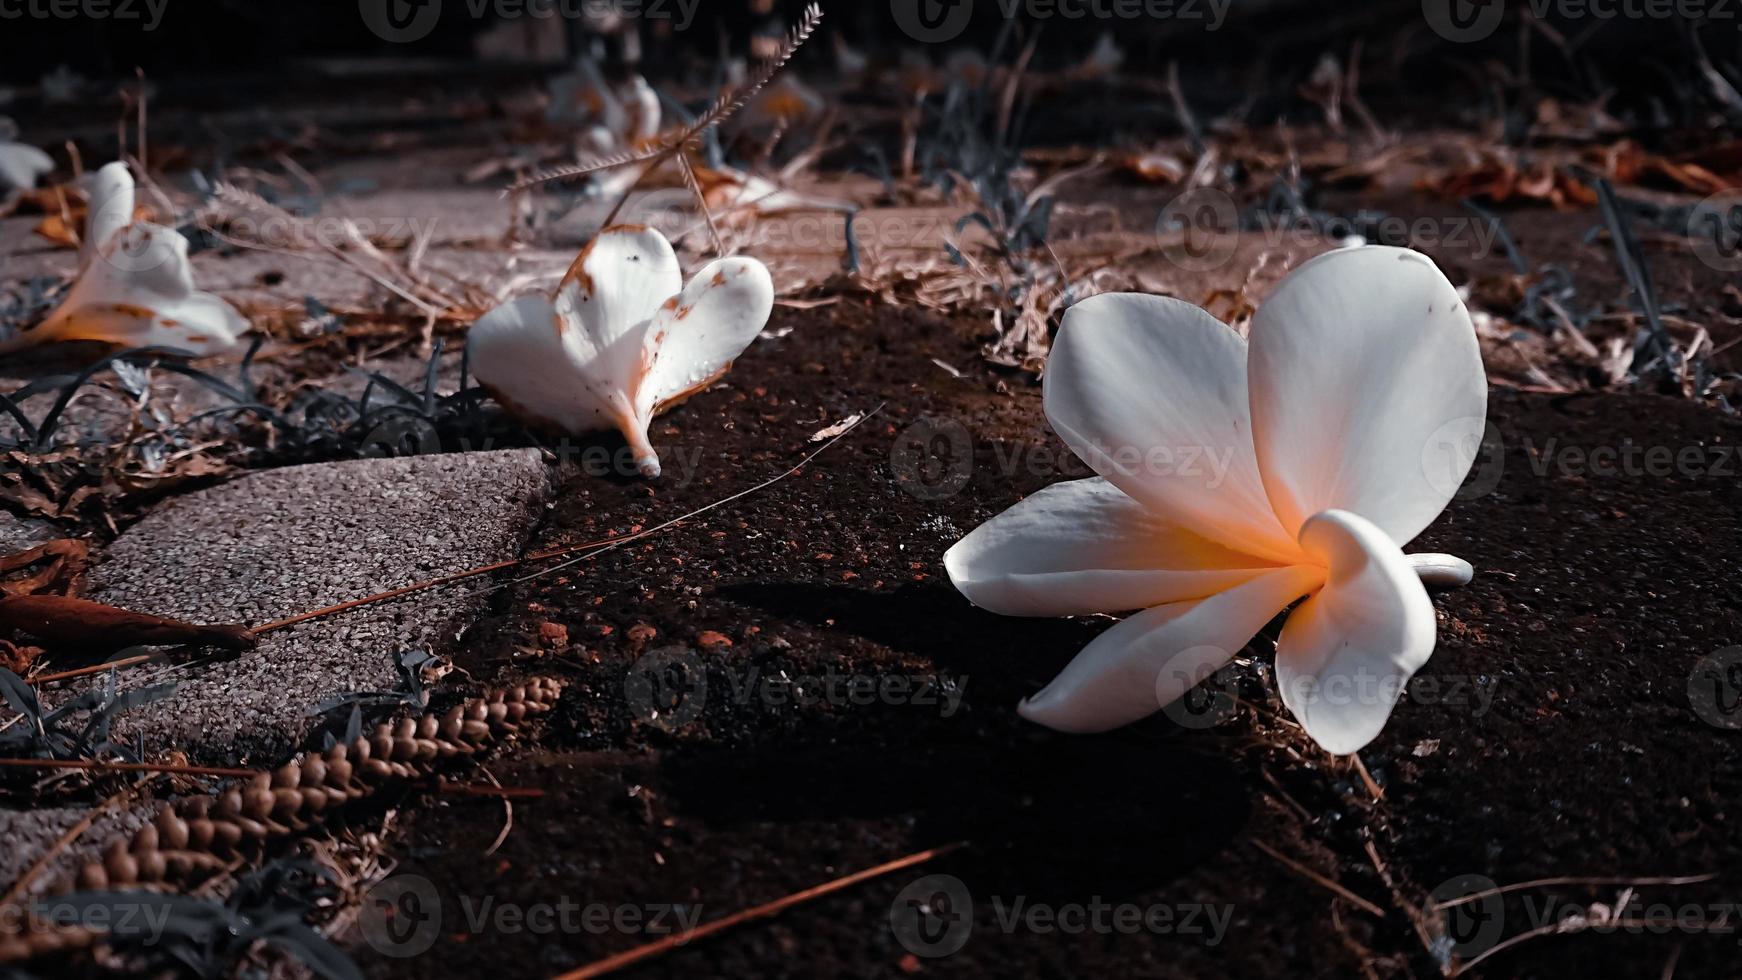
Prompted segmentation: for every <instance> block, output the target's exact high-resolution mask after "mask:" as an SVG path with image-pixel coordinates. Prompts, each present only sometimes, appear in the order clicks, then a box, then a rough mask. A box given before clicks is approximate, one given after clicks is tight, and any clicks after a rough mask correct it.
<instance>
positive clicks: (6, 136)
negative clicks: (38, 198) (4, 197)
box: [0, 116, 54, 192]
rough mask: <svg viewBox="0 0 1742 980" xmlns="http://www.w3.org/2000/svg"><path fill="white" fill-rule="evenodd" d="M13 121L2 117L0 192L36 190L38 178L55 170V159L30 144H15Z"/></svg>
mask: <svg viewBox="0 0 1742 980" xmlns="http://www.w3.org/2000/svg"><path fill="white" fill-rule="evenodd" d="M17 134H18V131H17V128H16V127H14V126H13V125H12V120H10V119H7V118H5V117H4V116H0V192H8V191H28V190H35V189H36V181H37V178H39V177H41V176H42V175H43V174H46V173H48V172H49V171H51V170H53V169H54V158H53V157H50V156H49V155H48V154H46V153H44V152H42V151H41V150H39V149H37V148H36V147H34V146H31V145H30V144H29V143H17V142H13V137H15V136H16V135H17Z"/></svg>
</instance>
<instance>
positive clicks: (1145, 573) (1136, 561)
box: [944, 477, 1277, 616]
mask: <svg viewBox="0 0 1742 980" xmlns="http://www.w3.org/2000/svg"><path fill="white" fill-rule="evenodd" d="M944 567H945V568H946V569H948V570H949V573H950V581H951V582H953V583H955V586H956V588H957V589H960V590H961V593H962V594H963V595H965V596H967V597H968V601H970V602H972V603H973V604H974V605H976V606H980V607H981V608H983V609H988V610H991V611H992V612H995V613H1000V614H1002V615H1006V616H1085V615H1089V614H1092V613H1114V612H1124V611H1126V610H1130V609H1147V608H1149V607H1151V606H1159V605H1163V604H1165V603H1171V602H1180V601H1182V600H1187V599H1201V598H1203V597H1205V596H1208V595H1213V594H1215V593H1217V592H1221V591H1223V590H1225V589H1228V588H1232V587H1233V586H1236V585H1239V584H1240V583H1242V582H1245V581H1247V580H1249V579H1252V578H1254V577H1256V576H1258V575H1261V574H1263V573H1264V572H1267V571H1274V570H1275V569H1276V568H1277V566H1276V565H1274V564H1273V563H1271V562H1267V561H1265V560H1264V559H1262V558H1254V557H1253V556H1251V555H1243V554H1240V553H1239V552H1235V551H1231V550H1229V549H1227V548H1224V547H1222V546H1221V545H1219V544H1216V543H1215V542H1213V541H1207V540H1205V539H1204V538H1201V537H1198V536H1197V535H1195V534H1193V533H1191V532H1190V531H1187V530H1185V529H1183V528H1180V527H1178V526H1176V525H1172V524H1168V523H1167V522H1166V521H1163V520H1161V519H1160V518H1158V517H1156V516H1155V515H1154V514H1153V513H1151V512H1150V511H1149V510H1148V509H1146V508H1145V507H1144V506H1143V505H1142V504H1139V503H1138V502H1137V501H1135V500H1132V499H1131V498H1130V497H1128V496H1126V495H1125V493H1124V492H1123V491H1121V490H1120V489H1119V488H1118V487H1115V486H1113V485H1112V484H1111V483H1108V482H1107V481H1106V480H1103V479H1101V478H1099V477H1095V478H1092V479H1088V480H1072V481H1069V482H1066V483H1055V484H1053V485H1052V486H1050V487H1047V488H1046V489H1045V490H1042V491H1040V492H1039V493H1037V494H1034V495H1033V496H1031V497H1028V498H1027V499H1025V500H1023V501H1022V502H1020V503H1018V504H1016V505H1015V506H1013V507H1011V508H1010V509H1009V510H1006V511H1005V512H1004V513H1002V514H999V515H998V516H997V517H994V518H992V519H991V520H990V521H987V522H986V523H984V524H982V525H980V526H979V527H977V528H975V529H974V531H973V533H971V534H969V535H968V536H967V537H965V538H963V539H962V540H960V541H958V542H956V544H955V546H954V547H952V548H950V550H949V551H947V552H945V553H944Z"/></svg>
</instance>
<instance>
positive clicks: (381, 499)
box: [91, 449, 549, 765]
mask: <svg viewBox="0 0 1742 980" xmlns="http://www.w3.org/2000/svg"><path fill="white" fill-rule="evenodd" d="M548 492H549V482H548V476H547V471H546V468H545V466H544V464H543V463H542V462H541V461H540V459H539V456H538V454H537V452H536V451H534V450H528V449H520V450H507V451H502V452H489V453H470V454H460V455H446V456H420V457H412V458H406V459H369V460H357V461H350V462H342V463H328V464H320V465H313V466H298V467H290V468H286V469H281V470H274V471H270V472H266V473H260V474H257V475H254V476H250V477H246V478H244V479H241V480H237V481H235V482H233V483H228V484H225V485H224V486H220V487H215V488H212V489H209V490H204V491H201V492H199V493H194V494H190V495H188V496H186V497H182V498H178V499H176V500H174V501H171V502H170V503H168V504H166V505H165V506H163V507H162V508H160V509H159V510H157V511H156V512H155V513H153V514H152V515H151V516H149V517H147V518H146V519H145V520H143V521H141V522H140V523H139V524H138V525H136V526H134V527H133V528H132V529H130V530H129V531H127V533H125V534H124V535H122V536H121V538H120V539H119V540H117V541H116V542H115V544H114V545H113V546H112V547H111V548H110V549H109V551H108V554H107V555H106V556H105V560H104V561H103V563H102V564H101V565H100V566H99V567H98V568H97V570H96V571H95V572H94V575H93V589H92V592H91V598H93V599H96V600H98V601H101V602H107V603H110V604H112V605H117V606H122V607H124V608H128V609H135V610H139V611H142V612H149V613H156V614H158V615H166V616H176V617H180V618H184V619H189V620H192V621H196V622H202V623H220V622H225V623H231V622H241V623H246V624H249V625H260V624H263V623H267V622H271V621H274V620H278V619H282V618H285V617H288V616H291V615H294V614H296V613H299V612H305V611H308V610H311V609H317V608H320V607H322V606H327V605H331V604H333V603H337V602H342V601H345V600H347V599H353V598H357V597H360V596H365V595H369V594H372V593H375V592H380V591H384V590H387V589H391V588H396V587H399V586H404V585H409V584H411V583H413V582H418V581H423V580H426V579H430V578H435V577H438V576H442V575H447V574H451V573H454V572H457V571H462V570H464V569H467V568H472V567H475V566H477V565H482V564H487V563H489V562H493V561H500V560H501V559H504V558H509V557H512V556H514V555H516V554H519V552H520V549H521V545H522V543H523V542H524V541H525V539H526V536H527V534H528V533H529V531H530V530H531V527H532V525H533V523H534V521H535V519H536V516H537V514H538V513H539V511H540V508H541V505H542V504H543V503H544V500H545V498H546V496H547V494H548ZM477 588H478V585H477V583H470V584H464V585H456V586H450V587H447V588H444V589H439V590H431V591H428V592H424V593H420V594H417V595H415V596H411V597H408V598H406V599H403V600H399V601H395V602H387V603H381V604H378V605H374V606H369V607H364V608H362V609H358V610H354V611H350V612H346V613H341V614H338V615H335V616H331V617H327V618H324V619H320V620H316V621H313V622H309V623H305V624H301V625H298V626H293V627H290V628H288V629H284V630H281V631H277V632H274V633H272V634H270V635H268V636H266V637H265V638H263V640H262V642H261V644H260V646H259V647H258V648H257V649H255V650H254V651H252V652H250V653H247V654H244V655H242V656H241V657H239V658H237V659H235V660H229V661H221V662H216V663H208V664H205V665H202V666H199V667H181V668H176V669H174V670H171V671H169V673H170V674H171V675H172V676H173V677H174V678H175V679H177V680H179V681H180V683H181V689H180V690H179V691H177V692H176V694H175V695H174V696H173V697H172V698H171V699H170V700H168V701H166V702H163V703H159V704H154V705H151V706H149V707H147V708H143V709H141V710H139V711H137V712H134V713H133V715H132V716H130V717H128V718H126V719H124V720H123V722H122V724H121V725H119V726H118V729H119V730H120V731H121V733H122V735H123V737H128V738H131V737H133V736H135V735H138V736H142V737H143V738H144V739H145V743H146V747H147V749H148V750H149V751H155V750H158V749H164V748H180V749H182V750H184V751H186V752H188V753H189V755H190V756H192V757H193V758H194V759H195V760H196V761H207V762H222V763H226V764H260V765H264V764H271V763H274V762H276V761H278V760H279V759H281V758H282V757H283V756H285V755H286V754H287V753H289V752H290V751H291V750H293V749H294V748H295V747H296V746H297V744H298V743H299V742H300V741H301V740H302V739H303V738H304V737H305V736H306V735H307V734H308V732H309V731H310V730H311V729H312V727H313V726H314V722H315V719H313V718H311V717H310V716H309V714H308V711H309V708H310V707H311V706H312V705H314V704H315V703H316V702H318V701H320V700H322V699H323V698H327V697H330V696H332V695H334V694H339V693H342V692H346V691H355V690H369V689H374V690H379V689H385V688H391V687H393V686H394V685H395V683H396V676H397V675H396V671H395V668H394V665H393V655H394V653H395V652H396V651H398V650H401V649H404V648H407V647H416V646H434V647H435V648H437V649H438V650H440V649H441V648H442V647H443V646H444V645H446V644H449V643H451V642H452V641H453V640H454V639H455V638H456V636H457V635H458V634H459V633H460V632H462V631H463V630H464V629H465V628H466V627H467V626H468V625H469V624H470V622H471V620H472V618H473V617H474V616H475V614H476V613H477V611H478V610H479V609H480V608H481V607H482V604H483V602H484V601H485V600H484V598H483V597H471V596H470V593H471V592H472V591H473V590H476V589H477ZM463 597H464V598H463ZM144 679H145V678H144V677H140V678H137V679H136V680H137V681H139V682H142V681H143V680H144Z"/></svg>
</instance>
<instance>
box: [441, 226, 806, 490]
mask: <svg viewBox="0 0 1742 980" xmlns="http://www.w3.org/2000/svg"><path fill="white" fill-rule="evenodd" d="M773 309H774V282H773V280H772V279H770V278H769V275H768V269H767V267H765V266H764V265H763V264H762V263H761V262H758V261H756V260H755V259H751V258H729V259H716V260H715V261H713V262H710V263H708V264H707V265H705V266H703V267H702V269H701V271H700V272H697V273H696V275H695V278H693V279H691V280H690V282H689V285H687V286H685V285H684V282H683V273H682V271H681V270H680V269H679V268H678V263H677V255H676V254H675V253H673V252H672V249H671V243H670V242H667V241H666V240H665V236H664V235H661V234H660V233H659V232H657V231H654V230H652V229H650V228H645V227H642V226H640V225H615V226H613V227H610V228H606V229H605V230H603V231H601V232H599V234H598V235H597V236H595V237H594V238H593V240H592V241H591V242H589V243H588V244H587V247H586V248H585V249H583V250H582V251H581V254H580V257H579V258H577V259H575V262H574V264H573V265H572V266H570V267H569V271H568V274H567V275H565V276H564V277H563V280H562V283H561V284H560V285H558V286H557V290H556V294H555V296H554V297H551V296H544V295H542V294H529V295H525V296H521V297H519V298H517V299H515V300H512V301H510V302H508V303H505V304H503V305H502V306H498V307H497V308H495V309H494V310H491V311H490V312H489V313H487V314H485V315H484V316H483V317H482V318H481V319H479V320H478V322H477V323H475V324H473V325H472V330H471V335H470V336H469V337H468V338H467V341H466V344H467V348H468V350H469V352H470V354H469V359H470V363H471V368H472V373H473V374H474V375H475V376H476V377H477V379H478V381H479V383H481V384H482V385H483V386H484V387H485V388H487V389H489V391H490V393H491V395H493V396H494V397H495V398H496V400H497V401H498V402H501V403H502V405H503V406H504V407H506V408H507V409H508V410H509V411H511V412H514V413H515V414H516V415H519V416H521V417H522V418H523V419H525V420H527V421H529V422H532V423H534V424H539V425H544V426H548V427H554V428H557V429H561V430H563V431H565V432H570V433H575V434H580V433H584V432H594V431H598V430H601V429H616V430H618V431H619V432H621V433H623V438H624V439H625V440H627V441H628V443H629V446H630V448H631V449H632V450H633V451H634V453H635V465H636V467H637V468H638V469H639V470H640V471H641V473H642V474H643V475H645V476H647V477H648V478H650V479H651V478H653V477H657V476H659V456H658V455H657V454H656V453H655V452H654V451H653V447H652V445H650V444H649V443H648V439H647V427H648V425H649V424H650V423H651V422H652V421H653V417H654V416H655V415H657V414H659V413H660V412H662V411H664V410H665V409H667V408H670V407H672V406H674V405H677V404H678V403H680V402H682V401H683V400H684V399H686V398H688V397H689V396H691V395H693V394H695V393H696V392H697V391H700V390H701V389H703V388H705V387H707V386H708V385H710V384H712V383H713V382H714V381H715V380H716V379H717V378H719V377H720V376H721V375H723V374H725V373H726V371H727V370H728V369H730V368H731V366H732V360H733V359H734V358H736V357H737V356H738V355H739V354H741V353H743V351H744V348H746V347H748V346H750V342H751V341H753V340H755V339H756V336H757V334H760V333H761V332H762V328H763V326H764V325H765V324H767V323H768V314H769V313H770V312H771V311H772V310H773Z"/></svg>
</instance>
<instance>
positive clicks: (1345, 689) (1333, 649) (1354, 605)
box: [1276, 510, 1435, 755]
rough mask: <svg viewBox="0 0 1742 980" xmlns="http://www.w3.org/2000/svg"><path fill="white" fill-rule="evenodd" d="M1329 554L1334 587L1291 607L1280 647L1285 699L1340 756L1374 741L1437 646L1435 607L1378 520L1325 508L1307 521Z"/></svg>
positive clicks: (1307, 531) (1311, 537)
mask: <svg viewBox="0 0 1742 980" xmlns="http://www.w3.org/2000/svg"><path fill="white" fill-rule="evenodd" d="M1301 546H1302V547H1303V548H1305V549H1306V550H1307V552H1309V553H1310V554H1312V555H1313V556H1314V557H1315V558H1317V559H1319V560H1321V561H1324V562H1325V563H1326V564H1327V565H1328V567H1329V569H1330V575H1329V578H1328V579H1327V580H1326V581H1325V586H1324V588H1322V589H1320V590H1319V592H1318V593H1317V594H1316V595H1314V596H1313V597H1312V598H1310V599H1308V600H1307V601H1306V602H1303V603H1301V605H1300V606H1299V607H1298V608H1297V609H1295V610H1294V611H1293V612H1291V613H1290V614H1289V616H1288V622H1287V623H1286V624H1285V625H1284V626H1283V628H1282V637H1281V638H1280V639H1279V640H1278V641H1277V645H1276V683H1277V686H1278V687H1279V688H1280V689H1281V692H1282V701H1283V703H1284V704H1286V705H1288V709H1289V710H1290V711H1292V712H1294V716H1295V718H1296V719H1297V720H1298V721H1299V722H1300V723H1301V727H1303V728H1305V729H1306V732H1307V734H1308V735H1310V736H1312V738H1313V740H1314V741H1316V742H1318V743H1319V745H1321V746H1323V747H1324V748H1325V750H1326V751H1328V752H1332V753H1334V754H1337V755H1345V754H1348V753H1350V752H1354V751H1356V750H1358V749H1360V748H1361V747H1362V746H1364V745H1366V744H1367V743H1368V742H1370V741H1372V740H1373V737H1374V736H1375V735H1378V734H1379V730H1380V729H1381V728H1384V727H1385V719H1386V718H1389V717H1390V716H1391V707H1392V705H1394V704H1396V703H1397V699H1398V698H1399V697H1401V696H1402V695H1403V690H1404V685H1406V684H1407V683H1409V679H1410V677H1412V676H1414V674H1415V672H1416V671H1417V670H1419V669H1421V666H1422V664H1424V663H1426V662H1427V658H1428V657H1429V656H1430V655H1432V654H1433V652H1434V639H1435V637H1434V632H1435V624H1434V608H1433V604H1432V603H1431V602H1429V601H1428V597H1427V590H1426V589H1424V588H1423V587H1422V584H1421V581H1420V580H1419V579H1418V578H1417V577H1416V573H1415V570H1414V569H1412V568H1411V567H1410V565H1409V562H1408V561H1406V560H1405V559H1404V557H1403V552H1401V551H1399V550H1398V548H1397V545H1396V544H1395V543H1393V542H1392V540H1391V538H1390V536H1389V535H1387V534H1386V532H1385V531H1384V530H1382V529H1381V528H1380V527H1378V526H1377V525H1375V524H1373V523H1372V522H1370V521H1368V520H1366V519H1364V518H1362V517H1360V516H1358V515H1355V514H1351V513H1349V512H1347V511H1336V510H1332V511H1325V512H1324V513H1321V514H1316V515H1314V516H1313V517H1312V518H1310V519H1309V520H1308V521H1307V522H1306V525H1305V526H1304V527H1302V528H1301Z"/></svg>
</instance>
